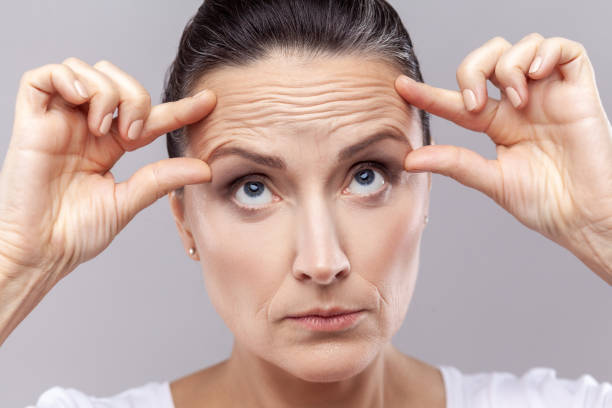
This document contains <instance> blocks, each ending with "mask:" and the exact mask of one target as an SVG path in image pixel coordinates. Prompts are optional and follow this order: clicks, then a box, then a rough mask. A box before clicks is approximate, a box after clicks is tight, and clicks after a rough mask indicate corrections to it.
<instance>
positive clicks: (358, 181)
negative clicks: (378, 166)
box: [346, 167, 386, 196]
mask: <svg viewBox="0 0 612 408" xmlns="http://www.w3.org/2000/svg"><path fill="white" fill-rule="evenodd" d="M385 183H386V181H385V177H384V176H383V175H382V174H381V172H380V171H378V170H375V169H374V168H372V167H366V168H362V169H360V170H358V171H357V172H356V173H355V175H354V176H353V179H352V180H351V184H350V185H349V186H348V187H347V189H346V190H347V191H348V192H350V193H352V194H356V195H362V196H367V195H371V194H374V193H376V192H378V191H379V190H381V188H382V187H383V186H384V185H385Z"/></svg>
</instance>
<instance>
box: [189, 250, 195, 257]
mask: <svg viewBox="0 0 612 408" xmlns="http://www.w3.org/2000/svg"><path fill="white" fill-rule="evenodd" d="M194 254H195V249H194V248H189V256H193V255H194Z"/></svg>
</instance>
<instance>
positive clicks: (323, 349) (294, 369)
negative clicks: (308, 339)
mask: <svg viewBox="0 0 612 408" xmlns="http://www.w3.org/2000/svg"><path fill="white" fill-rule="evenodd" d="M381 349H382V346H381V345H380V344H378V343H377V342H375V341H372V340H368V339H361V340H360V341H356V342H352V343H345V342H324V341H321V342H319V343H313V344H309V345H299V346H297V345H296V346H293V347H290V348H288V349H287V350H285V352H284V353H276V354H275V356H274V364H276V365H278V366H279V367H280V368H282V369H284V370H285V371H287V372H289V373H290V374H292V375H293V376H295V377H298V378H301V379H302V380H304V381H310V382H319V383H330V382H336V381H342V380H346V379H349V378H351V377H354V376H356V375H357V374H359V373H361V372H362V371H363V370H365V369H366V367H367V366H368V365H369V364H370V363H371V362H372V360H374V358H375V357H376V356H377V355H378V353H379V352H380V351H381ZM279 360H280V361H279Z"/></svg>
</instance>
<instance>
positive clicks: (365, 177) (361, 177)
mask: <svg viewBox="0 0 612 408" xmlns="http://www.w3.org/2000/svg"><path fill="white" fill-rule="evenodd" d="M357 177H358V180H357V181H358V182H359V183H360V184H363V185H367V184H372V182H373V181H374V172H373V171H372V170H370V169H367V170H363V171H360V172H359V173H357Z"/></svg>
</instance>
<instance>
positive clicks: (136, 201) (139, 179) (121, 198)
mask: <svg viewBox="0 0 612 408" xmlns="http://www.w3.org/2000/svg"><path fill="white" fill-rule="evenodd" d="M210 180H211V171H210V167H208V165H207V164H206V163H205V162H204V161H202V160H199V159H194V158H189V157H177V158H173V159H165V160H160V161H158V162H156V163H151V164H148V165H146V166H144V167H143V168H141V169H139V170H138V171H137V172H136V173H134V174H133V175H132V177H130V178H129V179H128V180H127V181H124V182H123V183H119V184H117V185H116V187H115V200H116V205H117V211H118V213H119V214H118V216H119V220H120V229H121V228H123V227H124V226H125V225H126V224H127V223H128V222H129V221H130V220H131V219H132V218H133V217H134V216H135V215H136V214H138V213H139V212H140V211H142V210H143V209H145V208H146V207H148V206H150V205H151V204H153V203H154V202H155V201H157V200H158V199H159V198H161V197H163V196H165V195H166V194H168V193H169V192H170V191H172V190H176V189H177V188H181V187H183V186H185V185H188V184H199V183H205V182H208V181H210Z"/></svg>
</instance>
